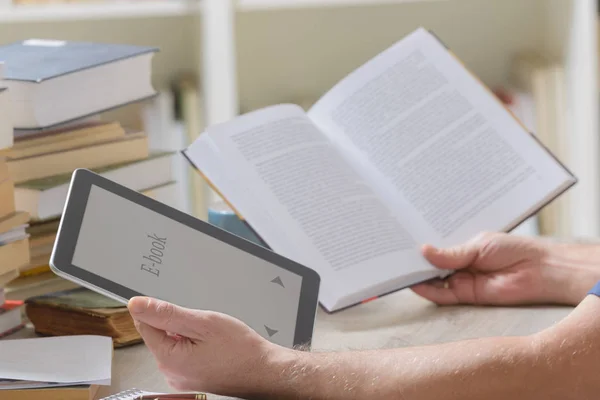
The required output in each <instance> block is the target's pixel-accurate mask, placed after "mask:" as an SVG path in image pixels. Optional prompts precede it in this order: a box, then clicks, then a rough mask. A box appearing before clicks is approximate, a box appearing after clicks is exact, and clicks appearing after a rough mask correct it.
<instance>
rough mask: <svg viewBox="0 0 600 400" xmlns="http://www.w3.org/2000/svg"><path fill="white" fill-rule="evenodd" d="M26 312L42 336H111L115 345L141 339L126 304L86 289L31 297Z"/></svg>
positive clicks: (118, 345)
mask: <svg viewBox="0 0 600 400" xmlns="http://www.w3.org/2000/svg"><path fill="white" fill-rule="evenodd" d="M25 311H26V314H27V317H28V318H29V320H30V321H31V323H32V324H33V326H34V328H35V330H36V332H38V333H40V334H42V335H52V336H63V335H101V336H109V337H112V338H113V343H114V345H115V347H123V346H127V345H131V344H134V343H139V342H140V341H141V337H140V335H139V333H138V331H137V329H136V328H135V326H134V324H133V319H132V318H131V316H130V315H129V311H128V310H127V307H125V306H123V304H122V303H119V302H117V301H115V300H112V299H110V298H108V297H106V296H103V295H101V294H98V293H96V292H93V291H91V290H88V289H85V288H77V289H72V290H67V291H63V292H58V293H51V294H48V295H45V296H39V297H33V298H30V299H28V300H27V301H26V306H25Z"/></svg>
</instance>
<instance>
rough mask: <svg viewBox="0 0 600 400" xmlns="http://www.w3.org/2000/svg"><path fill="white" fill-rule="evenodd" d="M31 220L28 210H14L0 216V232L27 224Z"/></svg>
mask: <svg viewBox="0 0 600 400" xmlns="http://www.w3.org/2000/svg"><path fill="white" fill-rule="evenodd" d="M28 221H29V214H27V213H26V212H13V213H11V214H8V215H6V216H5V217H1V218H0V233H2V232H8V231H10V230H11V229H14V228H16V227H18V226H21V225H25V224H26V223H27V222H28Z"/></svg>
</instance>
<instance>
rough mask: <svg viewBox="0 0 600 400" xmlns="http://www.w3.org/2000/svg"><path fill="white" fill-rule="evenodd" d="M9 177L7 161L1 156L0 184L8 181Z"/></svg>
mask: <svg viewBox="0 0 600 400" xmlns="http://www.w3.org/2000/svg"><path fill="white" fill-rule="evenodd" d="M9 177H10V175H9V174H8V164H7V163H6V159H5V158H3V157H2V155H0V182H2V181H5V180H7V179H8V178H9Z"/></svg>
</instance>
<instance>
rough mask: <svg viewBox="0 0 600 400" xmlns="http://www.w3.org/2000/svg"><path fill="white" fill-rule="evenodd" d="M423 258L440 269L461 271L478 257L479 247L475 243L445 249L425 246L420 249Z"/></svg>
mask: <svg viewBox="0 0 600 400" xmlns="http://www.w3.org/2000/svg"><path fill="white" fill-rule="evenodd" d="M422 253H423V256H424V257H425V258H426V259H427V261H429V262H430V263H431V264H433V265H434V266H435V267H437V268H440V269H452V270H456V269H462V268H467V267H469V266H470V265H471V264H472V263H473V262H474V261H475V260H476V259H477V256H478V255H479V246H478V245H477V244H476V243H467V244H464V245H461V246H456V247H451V248H447V249H438V248H436V247H433V246H430V245H425V246H423V249H422Z"/></svg>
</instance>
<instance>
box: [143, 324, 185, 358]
mask: <svg viewBox="0 0 600 400" xmlns="http://www.w3.org/2000/svg"><path fill="white" fill-rule="evenodd" d="M134 321H135V320H134ZM135 327H136V328H137V330H138V332H139V333H140V336H141V337H142V339H143V340H144V343H146V346H147V347H148V349H150V351H151V352H152V353H153V354H155V355H164V354H169V352H170V351H171V349H173V347H174V346H175V345H176V344H177V341H176V340H175V339H173V338H172V337H170V336H169V335H168V334H167V332H165V331H161V330H160V329H156V328H154V327H152V326H150V325H147V324H145V323H143V322H139V321H135Z"/></svg>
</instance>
